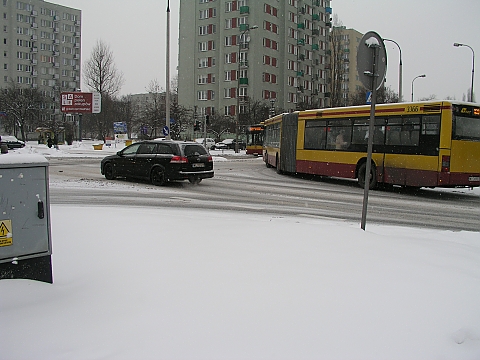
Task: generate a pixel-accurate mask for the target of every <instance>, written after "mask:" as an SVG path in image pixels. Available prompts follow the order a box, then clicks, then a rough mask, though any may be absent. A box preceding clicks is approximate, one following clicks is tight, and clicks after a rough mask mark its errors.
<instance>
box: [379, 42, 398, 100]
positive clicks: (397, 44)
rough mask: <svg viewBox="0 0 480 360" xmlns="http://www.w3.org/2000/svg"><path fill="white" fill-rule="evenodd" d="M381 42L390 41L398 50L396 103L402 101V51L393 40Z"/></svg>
mask: <svg viewBox="0 0 480 360" xmlns="http://www.w3.org/2000/svg"><path fill="white" fill-rule="evenodd" d="M383 41H390V42H393V43H394V44H395V45H397V47H398V50H399V51H400V64H399V65H398V102H402V101H403V91H402V78H403V73H402V72H403V69H402V67H403V62H402V49H401V48H400V45H398V43H397V42H396V41H395V40H391V39H383Z"/></svg>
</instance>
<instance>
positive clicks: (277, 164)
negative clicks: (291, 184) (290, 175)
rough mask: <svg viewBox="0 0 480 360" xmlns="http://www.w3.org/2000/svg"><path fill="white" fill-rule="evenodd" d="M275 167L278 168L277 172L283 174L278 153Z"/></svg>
mask: <svg viewBox="0 0 480 360" xmlns="http://www.w3.org/2000/svg"><path fill="white" fill-rule="evenodd" d="M275 167H276V168H277V174H283V171H282V170H281V169H280V161H279V159H278V154H277V156H276V157H275Z"/></svg>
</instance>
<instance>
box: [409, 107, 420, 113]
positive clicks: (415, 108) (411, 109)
mask: <svg viewBox="0 0 480 360" xmlns="http://www.w3.org/2000/svg"><path fill="white" fill-rule="evenodd" d="M419 111H420V106H407V112H409V113H412V112H419Z"/></svg>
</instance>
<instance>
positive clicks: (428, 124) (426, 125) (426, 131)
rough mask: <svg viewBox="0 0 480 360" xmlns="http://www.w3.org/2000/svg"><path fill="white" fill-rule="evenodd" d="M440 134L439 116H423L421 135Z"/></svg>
mask: <svg viewBox="0 0 480 360" xmlns="http://www.w3.org/2000/svg"><path fill="white" fill-rule="evenodd" d="M439 134H440V116H439V115H430V116H424V117H423V119H422V135H439Z"/></svg>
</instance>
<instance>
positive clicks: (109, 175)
mask: <svg viewBox="0 0 480 360" xmlns="http://www.w3.org/2000/svg"><path fill="white" fill-rule="evenodd" d="M103 173H104V174H105V179H107V180H114V179H115V173H114V171H113V165H112V164H110V163H107V164H105V168H104V169H103Z"/></svg>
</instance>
